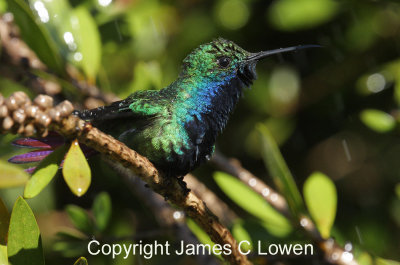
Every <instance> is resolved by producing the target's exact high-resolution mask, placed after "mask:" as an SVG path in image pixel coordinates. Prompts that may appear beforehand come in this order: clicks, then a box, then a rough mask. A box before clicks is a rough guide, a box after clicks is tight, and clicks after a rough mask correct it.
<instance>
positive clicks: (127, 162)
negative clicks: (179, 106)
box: [0, 92, 251, 264]
mask: <svg viewBox="0 0 400 265" xmlns="http://www.w3.org/2000/svg"><path fill="white" fill-rule="evenodd" d="M33 108H37V111H36V112H33V111H32V109H33ZM72 110H73V108H72V104H71V103H69V102H62V103H60V104H59V105H57V106H56V107H53V106H52V99H51V98H50V97H48V96H44V95H39V96H38V97H36V98H35V100H34V101H33V103H32V102H31V101H30V100H29V98H28V97H27V96H26V95H25V93H23V92H15V93H14V94H13V95H11V96H10V97H9V98H6V99H5V98H3V97H2V96H1V95H0V131H1V132H3V133H4V132H6V133H8V132H13V133H19V134H24V135H34V134H36V135H39V136H43V135H46V133H47V131H48V130H52V131H56V132H58V133H60V134H61V135H63V136H64V137H66V138H69V139H75V138H77V139H78V140H79V142H81V143H83V144H85V145H87V146H89V147H91V148H93V149H95V150H97V151H98V152H100V153H102V154H103V155H105V156H106V157H107V158H109V159H111V160H113V161H115V162H118V163H119V164H121V165H122V166H124V167H125V168H127V169H128V170H130V171H131V172H132V173H133V174H135V175H137V176H138V177H140V178H141V179H142V180H143V181H144V182H146V183H147V185H148V186H149V187H150V188H151V189H152V190H154V191H155V192H157V193H159V194H160V195H161V196H163V197H164V198H166V199H167V200H168V201H170V202H171V203H172V204H175V205H176V206H178V207H179V208H180V209H182V210H183V211H184V212H185V213H186V214H187V215H188V216H189V217H191V218H192V219H193V220H195V221H196V222H197V223H198V224H199V225H200V227H202V228H203V229H204V231H205V232H206V233H207V234H208V235H209V236H210V238H211V239H212V240H213V241H214V242H215V243H217V244H220V245H225V244H229V245H230V246H231V250H232V253H231V254H230V255H225V254H223V257H224V258H225V259H226V260H227V261H229V262H230V263H231V264H251V263H250V262H249V261H248V259H247V257H246V256H244V255H242V254H241V253H240V252H239V250H238V245H237V242H236V240H235V239H234V238H233V236H232V234H231V233H230V232H229V230H228V229H227V228H226V227H225V226H223V225H222V224H221V223H220V222H219V220H218V218H217V217H216V216H215V215H214V214H213V213H212V212H211V211H210V210H209V209H208V208H207V206H206V205H205V204H204V202H203V201H202V200H201V199H199V197H197V196H196V195H195V194H194V193H193V192H186V191H185V190H184V188H183V187H182V186H181V185H180V184H179V182H178V179H176V178H166V177H165V176H164V175H163V174H162V173H161V172H159V171H158V170H157V169H156V168H155V167H154V165H153V164H152V163H151V162H150V161H149V160H148V159H147V158H145V157H143V156H141V155H139V154H138V153H137V152H135V151H134V150H132V149H130V148H128V147H127V146H126V145H125V144H123V143H121V142H119V141H118V140H116V139H114V138H113V137H111V136H110V135H107V134H105V133H103V132H101V131H100V130H98V129H97V128H95V127H93V126H92V125H91V124H90V123H87V122H85V121H83V120H81V119H79V118H78V117H76V116H74V115H71V113H72ZM56 114H57V115H56Z"/></svg>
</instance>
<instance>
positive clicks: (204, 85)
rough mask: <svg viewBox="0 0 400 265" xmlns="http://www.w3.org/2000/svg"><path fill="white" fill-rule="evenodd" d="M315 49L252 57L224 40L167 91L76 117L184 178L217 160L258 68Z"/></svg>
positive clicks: (201, 51) (193, 57)
mask: <svg viewBox="0 0 400 265" xmlns="http://www.w3.org/2000/svg"><path fill="white" fill-rule="evenodd" d="M311 47H319V46H318V45H302V46H294V47H288V48H280V49H275V50H269V51H261V52H256V53H251V52H248V51H246V50H244V49H242V48H241V47H239V46H238V45H237V44H235V43H234V42H232V41H229V40H226V39H223V38H218V39H215V40H213V41H211V42H209V43H206V44H203V45H200V46H199V47H198V48H196V49H194V50H193V51H192V52H191V53H190V54H189V55H188V56H187V57H186V58H185V59H184V60H183V65H182V69H181V72H180V74H179V76H178V78H177V79H176V80H175V81H174V82H172V83H171V84H170V85H168V86H167V87H165V88H162V89H160V90H143V91H137V92H135V93H133V94H131V95H130V96H128V97H127V98H126V99H124V100H121V101H116V102H113V103H111V104H110V105H108V106H102V107H99V108H95V109H90V110H83V111H78V110H77V111H74V114H75V115H77V116H78V117H79V118H81V119H83V120H85V121H87V122H90V123H91V124H92V125H93V126H95V127H97V128H99V129H100V130H101V131H103V132H105V133H108V134H110V135H112V136H113V137H115V138H116V139H118V140H120V141H121V142H123V143H125V144H126V145H127V146H128V147H130V148H131V149H133V150H135V151H137V152H138V153H139V154H141V155H143V156H145V157H147V158H148V159H149V160H150V161H151V162H152V163H153V164H154V165H155V166H156V167H157V168H158V169H159V170H161V171H162V172H164V174H166V175H167V176H171V177H183V176H184V175H186V174H187V173H188V172H190V171H192V170H193V169H195V168H196V167H198V166H199V165H201V164H202V163H204V162H205V161H207V160H208V159H209V158H210V157H211V155H212V153H213V151H214V148H215V147H214V146H215V142H216V139H217V136H218V135H219V134H220V133H221V132H222V130H223V129H224V128H225V126H226V124H227V122H228V119H229V117H230V114H231V113H232V112H233V110H234V108H235V106H236V104H237V103H238V101H239V99H240V97H241V96H242V94H243V90H244V89H245V88H247V87H250V86H251V85H252V83H253V81H254V80H255V79H256V78H257V74H256V64H257V62H258V61H260V60H262V59H264V58H266V57H268V56H270V55H272V54H278V53H284V52H290V51H297V50H300V49H304V48H311ZM24 143H26V141H25V142H24ZM20 156H21V155H20ZM17 158H18V156H17ZM30 158H31V159H32V156H30ZM13 160H14V162H18V159H15V157H13V158H12V159H10V161H11V162H13ZM24 161H25V162H26V159H25V160H24ZM28 162H30V161H28Z"/></svg>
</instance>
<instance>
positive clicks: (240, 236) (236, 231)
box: [232, 220, 253, 251]
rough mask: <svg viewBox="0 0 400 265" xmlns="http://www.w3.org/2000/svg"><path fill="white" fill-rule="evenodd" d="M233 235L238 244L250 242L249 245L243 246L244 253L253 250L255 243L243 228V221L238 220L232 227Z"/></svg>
mask: <svg viewBox="0 0 400 265" xmlns="http://www.w3.org/2000/svg"><path fill="white" fill-rule="evenodd" d="M232 235H233V237H234V238H235V239H236V241H237V242H241V241H248V242H249V244H245V243H244V244H242V245H241V249H242V250H243V251H248V250H252V249H253V247H252V246H253V242H252V240H251V237H250V235H249V233H248V232H247V230H246V228H244V226H243V220H237V221H235V223H234V224H233V226H232Z"/></svg>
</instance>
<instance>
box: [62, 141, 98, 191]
mask: <svg viewBox="0 0 400 265" xmlns="http://www.w3.org/2000/svg"><path fill="white" fill-rule="evenodd" d="M62 173H63V176H64V179H65V182H66V183H67V185H68V187H69V188H70V189H71V191H72V193H74V194H75V195H76V196H79V197H80V196H82V195H83V194H85V193H86V191H87V189H88V188H89V186H90V181H91V178H92V177H91V172H90V167H89V164H88V162H87V161H86V157H85V155H84V154H83V152H82V150H81V148H80V147H79V143H78V141H77V140H74V141H73V142H72V144H71V147H70V148H69V150H68V153H67V155H66V156H65V160H64V165H63V169H62Z"/></svg>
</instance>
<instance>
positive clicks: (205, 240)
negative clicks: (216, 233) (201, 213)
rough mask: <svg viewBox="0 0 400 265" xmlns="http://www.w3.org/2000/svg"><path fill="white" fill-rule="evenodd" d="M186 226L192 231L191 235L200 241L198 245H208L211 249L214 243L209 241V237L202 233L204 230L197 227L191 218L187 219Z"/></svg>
mask: <svg viewBox="0 0 400 265" xmlns="http://www.w3.org/2000/svg"><path fill="white" fill-rule="evenodd" d="M186 224H187V226H188V227H189V229H190V230H191V231H192V233H193V234H194V235H195V236H196V237H197V239H198V240H199V241H200V243H202V244H208V245H210V246H211V247H213V246H214V242H213V241H212V240H211V238H210V236H209V235H208V234H207V233H206V232H204V230H203V229H202V228H201V227H200V226H198V224H197V223H196V222H195V221H193V220H192V219H191V218H187V219H186Z"/></svg>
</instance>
